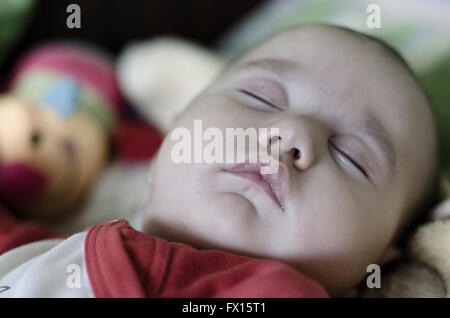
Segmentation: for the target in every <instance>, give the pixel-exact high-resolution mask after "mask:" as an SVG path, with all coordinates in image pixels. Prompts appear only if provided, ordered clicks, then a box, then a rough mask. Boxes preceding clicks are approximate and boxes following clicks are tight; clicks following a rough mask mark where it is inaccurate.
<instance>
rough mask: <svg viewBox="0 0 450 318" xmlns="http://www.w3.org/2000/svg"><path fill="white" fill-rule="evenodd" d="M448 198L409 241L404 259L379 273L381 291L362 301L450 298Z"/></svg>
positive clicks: (370, 293) (368, 295) (449, 200)
mask: <svg viewBox="0 0 450 318" xmlns="http://www.w3.org/2000/svg"><path fill="white" fill-rule="evenodd" d="M449 286H450V198H449V199H447V200H446V201H443V202H442V203H441V204H440V205H438V206H437V207H436V209H434V210H433V212H432V214H431V219H430V220H429V222H427V223H425V224H423V225H422V226H420V227H419V228H418V229H417V230H416V231H415V233H414V234H413V235H412V236H411V238H410V239H409V241H408V245H407V248H406V251H405V255H404V257H402V258H400V259H398V260H397V261H395V262H394V263H392V264H391V265H390V266H388V267H387V268H386V269H383V270H382V273H381V288H380V289H371V290H366V291H364V292H363V294H362V297H367V298H372V297H389V298H392V297H396V298H397V297H402V298H403V297H420V298H422V297H446V298H448V297H450V291H449V289H448V288H449Z"/></svg>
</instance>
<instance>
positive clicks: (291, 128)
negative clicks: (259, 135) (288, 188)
mask: <svg viewBox="0 0 450 318" xmlns="http://www.w3.org/2000/svg"><path fill="white" fill-rule="evenodd" d="M273 127H275V128H278V131H279V134H278V135H273V136H271V138H270V139H269V143H270V145H271V149H272V150H273V148H274V147H279V148H278V149H279V151H278V153H279V156H280V158H278V159H279V160H283V161H289V162H292V164H293V166H294V167H295V168H296V169H298V170H300V171H304V170H307V169H309V168H310V167H311V166H312V165H313V164H314V161H315V157H316V144H317V143H318V141H317V140H316V139H318V138H319V136H318V135H319V131H320V129H319V128H320V127H318V124H316V123H314V122H312V120H309V119H305V118H303V117H299V118H289V119H284V120H280V121H278V122H277V123H275V124H274V125H273ZM272 153H274V152H273V151H272ZM275 153H277V151H275Z"/></svg>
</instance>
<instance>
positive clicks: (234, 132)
mask: <svg viewBox="0 0 450 318" xmlns="http://www.w3.org/2000/svg"><path fill="white" fill-rule="evenodd" d="M279 134H280V132H279V128H270V130H269V129H268V128H259V129H256V128H254V127H250V128H247V129H245V130H244V129H243V128H242V127H238V128H226V129H225V136H224V134H223V132H222V130H221V129H219V128H217V127H209V128H207V129H205V130H203V122H202V120H199V119H196V120H194V131H193V134H191V131H190V130H189V129H187V128H184V127H177V128H175V129H173V130H172V133H171V135H170V138H171V140H174V141H177V143H176V144H175V145H174V146H173V147H172V151H171V158H172V161H173V162H174V163H177V164H179V163H210V164H212V163H230V164H231V163H244V162H247V163H257V162H258V163H261V171H260V172H261V174H274V173H276V172H277V171H278V167H279V161H278V160H279V159H278V158H279V142H273V140H277V138H279Z"/></svg>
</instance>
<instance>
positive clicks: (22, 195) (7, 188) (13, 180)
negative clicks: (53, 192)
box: [0, 162, 47, 201]
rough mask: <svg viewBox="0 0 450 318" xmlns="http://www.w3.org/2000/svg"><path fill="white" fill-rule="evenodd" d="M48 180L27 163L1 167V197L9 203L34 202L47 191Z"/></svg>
mask: <svg viewBox="0 0 450 318" xmlns="http://www.w3.org/2000/svg"><path fill="white" fill-rule="evenodd" d="M46 184H47V179H46V177H45V176H44V175H42V174H41V173H39V172H38V171H36V169H33V168H32V167H30V166H29V165H27V164H26V163H20V162H18V163H9V164H6V165H1V166H0V196H1V197H2V198H3V199H5V200H7V201H11V200H14V201H17V200H21V201H22V200H32V199H34V198H36V197H37V196H39V195H40V194H41V193H42V191H43V190H44V189H45V186H46Z"/></svg>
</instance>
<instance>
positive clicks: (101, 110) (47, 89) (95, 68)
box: [10, 43, 123, 131]
mask: <svg viewBox="0 0 450 318" xmlns="http://www.w3.org/2000/svg"><path fill="white" fill-rule="evenodd" d="M10 91H11V92H12V93H13V94H16V95H18V96H22V97H25V98H27V99H30V100H32V101H34V102H38V103H39V104H41V105H45V106H48V107H51V108H53V109H55V110H56V111H57V112H58V113H59V114H61V115H62V116H63V117H68V116H70V115H71V114H72V113H74V112H75V111H76V110H77V109H78V107H82V108H84V109H85V110H86V111H88V113H89V114H91V115H92V116H93V117H94V118H95V119H96V120H98V121H99V123H100V124H101V125H102V126H104V127H105V128H106V129H107V130H108V131H111V130H112V129H113V128H114V127H115V124H116V121H117V118H118V115H119V114H120V112H121V108H122V105H123V103H122V98H121V95H120V91H119V88H118V85H117V82H116V77H115V70H114V64H113V61H112V59H110V58H108V57H107V56H106V55H104V54H102V53H100V51H98V50H95V49H91V48H90V47H88V46H84V45H79V44H74V43H52V44H46V45H42V46H39V47H37V48H35V49H33V50H32V51H31V52H30V53H28V54H26V55H25V56H24V57H23V58H22V60H21V61H19V63H18V65H17V67H16V69H15V71H14V72H13V76H12V78H11V81H10Z"/></svg>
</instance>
